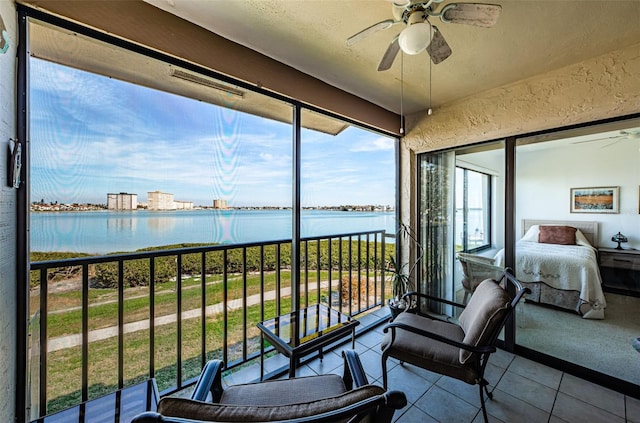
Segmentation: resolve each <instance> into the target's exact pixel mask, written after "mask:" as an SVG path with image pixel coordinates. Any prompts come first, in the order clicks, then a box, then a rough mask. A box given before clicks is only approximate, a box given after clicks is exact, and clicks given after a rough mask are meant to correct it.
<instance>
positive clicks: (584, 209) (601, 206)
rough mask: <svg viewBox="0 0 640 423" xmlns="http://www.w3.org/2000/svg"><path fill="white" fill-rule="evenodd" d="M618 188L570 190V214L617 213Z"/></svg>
mask: <svg viewBox="0 0 640 423" xmlns="http://www.w3.org/2000/svg"><path fill="white" fill-rule="evenodd" d="M619 194H620V187H593V188H571V213H618V204H619Z"/></svg>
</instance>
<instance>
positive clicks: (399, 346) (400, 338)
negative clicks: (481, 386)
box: [380, 313, 478, 384]
mask: <svg viewBox="0 0 640 423" xmlns="http://www.w3.org/2000/svg"><path fill="white" fill-rule="evenodd" d="M394 323H403V324H405V325H408V326H411V327H415V328H419V329H422V330H424V331H427V332H431V333H435V334H437V335H441V336H443V337H445V338H447V339H452V340H454V341H458V342H462V339H463V338H464V332H463V330H462V328H461V327H460V326H458V325H457V324H455V323H451V322H446V321H442V320H437V319H431V318H428V317H423V316H419V315H416V314H413V313H400V314H399V315H398V317H396V318H395V319H394ZM380 346H381V348H382V351H383V352H384V354H386V355H389V356H391V357H394V358H396V359H398V360H401V361H404V362H407V363H410V364H414V365H416V366H419V367H421V368H424V369H427V370H430V371H432V372H436V373H440V374H444V375H447V376H451V377H454V378H456V379H460V380H463V381H465V382H467V383H470V384H474V383H477V379H478V370H477V367H476V366H474V365H471V361H469V362H468V364H469V365H465V364H462V365H461V363H460V348H458V347H455V346H453V345H449V344H445V343H443V342H440V341H436V340H435V339H432V338H428V337H426V336H420V335H418V334H415V333H412V332H409V331H406V330H403V329H400V328H397V329H396V335H395V338H393V343H392V336H391V329H390V330H389V331H388V332H387V333H386V335H385V337H384V338H383V340H382V343H381V345H380Z"/></svg>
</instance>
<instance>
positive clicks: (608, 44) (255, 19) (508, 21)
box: [146, 0, 640, 114]
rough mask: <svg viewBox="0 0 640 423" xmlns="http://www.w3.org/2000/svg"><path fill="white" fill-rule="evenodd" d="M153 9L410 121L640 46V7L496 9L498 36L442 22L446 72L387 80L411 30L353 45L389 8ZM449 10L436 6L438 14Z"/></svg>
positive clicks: (420, 61) (160, 1) (207, 3)
mask: <svg viewBox="0 0 640 423" xmlns="http://www.w3.org/2000/svg"><path fill="white" fill-rule="evenodd" d="M146 1H147V2H148V3H150V4H153V5H155V6H157V7H159V8H162V9H163V10H166V11H168V12H170V13H173V14H175V15H177V16H180V17H182V18H184V19H187V20H189V21H191V22H193V23H196V24H198V25H200V26H202V27H204V28H207V29H208V30H210V31H212V32H215V33H216V34H218V35H221V36H223V37H225V38H228V39H230V40H232V41H235V42H237V43H239V44H242V45H244V46H246V47H249V48H251V49H254V50H256V51H259V52H261V53H263V54H265V55H267V56H269V57H271V58H274V59H276V60H278V61H280V62H283V63H285V64H287V65H289V66H292V67H294V68H296V69H298V70H300V71H303V72H305V73H308V74H310V75H312V76H314V77H316V78H318V79H320V80H322V81H325V82H327V83H330V84H331V85H334V86H336V87H339V88H341V89H343V90H345V91H348V92H350V93H353V94H355V95H357V96H359V97H362V98H365V99H367V100H369V101H371V102H373V103H375V104H378V105H380V106H382V107H384V108H386V109H388V110H391V111H394V112H396V113H400V112H403V113H404V114H407V113H412V112H416V111H420V110H424V109H426V108H428V107H429V105H430V104H431V105H432V106H433V108H434V109H435V108H437V107H438V106H439V105H442V104H445V103H449V102H452V101H455V100H458V99H461V98H464V97H467V96H469V95H473V94H474V93H477V92H480V91H484V90H487V89H491V88H495V87H498V86H503V85H507V84H510V83H513V82H515V81H518V80H522V79H526V78H529V77H532V76H535V75H537V74H541V73H544V72H548V71H550V70H553V69H557V68H560V67H563V66H566V65H569V64H573V63H577V62H580V61H582V60H584V59H587V58H590V57H594V56H598V55H601V54H604V53H606V52H609V51H613V50H617V49H619V48H622V47H624V46H628V45H632V44H637V43H640V24H639V22H640V0H633V1H618V0H603V1H593V0H587V1H582V0H554V1H544V0H533V1H526V0H502V1H490V2H488V3H491V4H500V5H501V6H502V13H501V15H500V18H499V19H498V23H497V24H496V26H494V27H493V28H481V27H474V26H468V25H460V24H453V23H449V24H445V23H441V22H440V21H439V20H438V19H435V20H433V23H434V24H436V25H437V26H438V27H439V28H440V31H441V32H442V34H443V35H444V37H445V39H446V40H447V42H448V44H449V45H450V47H451V49H452V50H453V54H452V55H451V56H450V57H449V58H448V59H447V60H445V61H444V62H442V63H440V64H438V65H431V66H430V60H429V56H428V55H427V54H426V53H425V52H422V53H420V54H418V55H416V56H409V55H405V56H404V58H403V60H401V57H400V56H398V57H397V58H396V61H395V62H394V64H393V66H392V67H391V69H389V70H388V71H385V72H378V71H377V70H376V68H377V66H378V63H379V61H380V59H381V57H382V55H383V54H384V52H385V50H386V48H387V46H388V44H389V42H390V41H391V40H392V39H393V37H394V36H395V35H396V34H398V33H399V32H400V31H401V30H402V29H403V27H404V25H402V24H400V25H395V26H393V27H391V28H389V29H386V30H382V31H379V32H377V33H375V34H373V35H372V36H370V37H369V38H366V39H364V40H362V41H360V42H359V43H357V44H355V45H353V46H351V47H349V46H347V45H346V43H345V40H346V39H347V38H348V37H350V36H351V35H353V34H355V33H357V32H358V31H360V30H362V29H364V28H366V27H368V26H370V25H372V24H374V23H376V22H379V21H382V20H386V19H392V18H393V16H392V11H391V10H392V5H391V3H390V2H388V1H385V0H224V1H222V0H146ZM449 3H452V2H451V1H444V2H442V3H440V4H435V8H436V10H439V9H440V8H441V7H442V6H443V5H445V4H449ZM402 69H403V71H402V72H401V70H402ZM430 72H431V74H430ZM597 77H598V76H597V75H594V78H597ZM401 79H402V80H404V84H403V85H402V87H401V84H400V81H401ZM430 80H431V90H430V83H429V82H430ZM430 91H431V96H430ZM430 97H431V98H430ZM401 98H402V101H401ZM430 102H431V103H430Z"/></svg>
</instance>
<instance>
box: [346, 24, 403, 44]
mask: <svg viewBox="0 0 640 423" xmlns="http://www.w3.org/2000/svg"><path fill="white" fill-rule="evenodd" d="M399 22H401V21H394V20H393V19H387V20H385V21H381V22H378V23H376V24H373V25H371V26H370V27H368V28H365V29H363V30H362V31H360V32H358V33H356V34H353V35H352V36H351V37H349V38H347V45H348V46H352V45H354V44H355V43H357V42H358V41H361V40H364V39H365V38H367V37H368V36H370V35H372V34H375V33H376V32H378V31H382V30H383V29H387V28H390V27H392V26H393V25H394V24H396V23H399Z"/></svg>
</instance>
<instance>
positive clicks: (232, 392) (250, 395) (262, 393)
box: [219, 374, 347, 405]
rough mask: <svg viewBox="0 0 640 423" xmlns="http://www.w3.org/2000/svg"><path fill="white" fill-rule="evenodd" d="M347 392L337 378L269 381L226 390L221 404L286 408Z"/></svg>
mask: <svg viewBox="0 0 640 423" xmlns="http://www.w3.org/2000/svg"><path fill="white" fill-rule="evenodd" d="M346 391H347V388H346V387H345V386H344V382H343V381H342V378H341V377H340V376H338V375H335V374H328V375H322V376H309V377H298V378H294V379H283V380H269V381H266V382H261V383H247V384H241V385H232V386H229V387H228V388H226V389H225V390H224V392H223V393H222V397H221V398H220V401H219V402H220V404H234V405H287V404H297V403H301V402H310V401H316V400H319V399H323V398H328V397H334V396H337V395H340V394H342V393H344V392H346Z"/></svg>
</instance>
